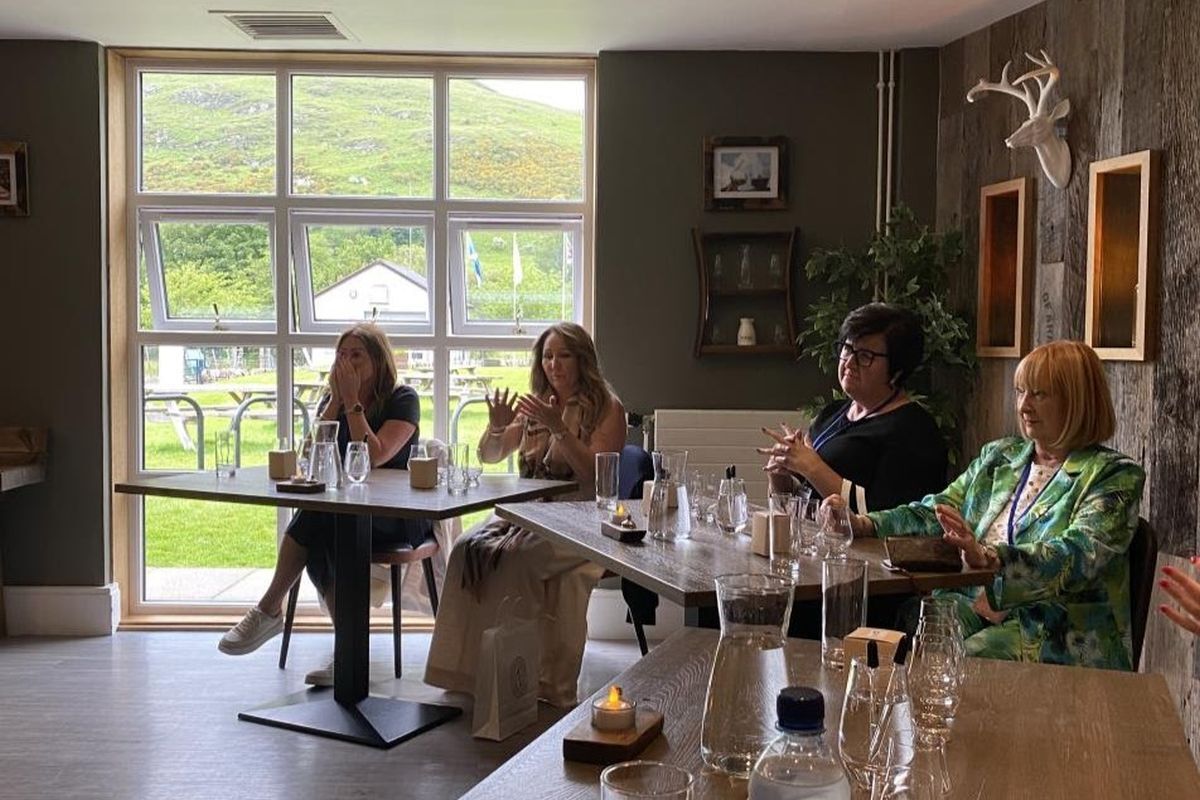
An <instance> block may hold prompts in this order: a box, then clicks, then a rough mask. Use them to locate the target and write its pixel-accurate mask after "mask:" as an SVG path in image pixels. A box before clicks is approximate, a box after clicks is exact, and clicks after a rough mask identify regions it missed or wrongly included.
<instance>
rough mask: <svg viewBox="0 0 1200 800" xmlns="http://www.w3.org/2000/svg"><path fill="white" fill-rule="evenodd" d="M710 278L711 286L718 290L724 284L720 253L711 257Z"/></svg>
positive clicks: (723, 270)
mask: <svg viewBox="0 0 1200 800" xmlns="http://www.w3.org/2000/svg"><path fill="white" fill-rule="evenodd" d="M712 278H713V286H714V287H717V288H720V286H721V284H722V283H723V282H724V279H725V269H724V267H722V265H721V254H720V253H717V254H716V255H715V256H713V271H712Z"/></svg>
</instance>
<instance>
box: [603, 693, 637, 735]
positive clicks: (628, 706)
mask: <svg viewBox="0 0 1200 800" xmlns="http://www.w3.org/2000/svg"><path fill="white" fill-rule="evenodd" d="M636 721H637V701H635V700H626V699H625V698H624V697H622V696H621V687H620V686H613V687H612V688H610V689H609V690H608V696H607V697H602V698H600V699H599V700H595V701H593V702H592V727H593V728H595V729H596V730H600V731H628V730H632V729H633V728H634V725H635V723H636Z"/></svg>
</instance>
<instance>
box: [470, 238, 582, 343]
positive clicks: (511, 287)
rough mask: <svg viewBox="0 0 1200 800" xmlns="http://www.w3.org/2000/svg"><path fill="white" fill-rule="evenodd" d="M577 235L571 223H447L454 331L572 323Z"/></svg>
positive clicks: (502, 331)
mask: <svg viewBox="0 0 1200 800" xmlns="http://www.w3.org/2000/svg"><path fill="white" fill-rule="evenodd" d="M581 238H582V226H581V224H580V223H579V222H578V221H577V220H568V221H563V222H550V221H546V222H538V223H530V224H526V225H520V226H517V225H513V224H511V223H505V222H486V221H469V220H452V221H451V223H450V240H451V241H450V251H451V252H450V257H451V264H450V269H451V293H452V300H453V309H454V332H455V333H460V334H461V333H491V334H511V333H533V332H536V330H538V329H540V328H544V327H545V326H546V325H548V324H551V323H554V322H561V321H572V322H574V321H578V317H579V307H580V301H581V296H580V294H579V292H580V289H581V285H580V275H581V271H580V264H579V262H580V257H579V246H580V241H581Z"/></svg>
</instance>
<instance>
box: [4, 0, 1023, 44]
mask: <svg viewBox="0 0 1200 800" xmlns="http://www.w3.org/2000/svg"><path fill="white" fill-rule="evenodd" d="M1036 2H1039V0H0V39H4V38H16V39H21V38H33V39H84V40H89V41H96V42H99V43H101V44H103V45H108V46H114V47H120V46H139V47H197V48H234V49H253V48H255V47H265V48H267V49H284V48H282V47H281V45H280V44H279V43H271V44H268V45H257V44H256V43H255V42H253V41H251V40H250V39H248V38H247V37H245V36H244V35H242V34H241V33H239V32H238V31H237V30H235V29H234V28H233V27H232V26H231V25H229V24H228V23H227V22H225V21H224V20H223V19H221V18H219V17H216V16H213V15H210V14H209V13H207V12H208V11H209V10H210V9H219V10H231V9H232V10H239V11H274V10H284V11H330V12H333V13H334V14H335V15H336V17H337V18H338V20H339V21H340V22H341V23H342V25H343V27H345V28H346V29H348V30H349V32H350V33H351V34H352V35H353V36H354V37H355V40H353V41H350V42H336V43H325V42H297V43H294V44H289V45H287V46H286V49H301V50H327V49H329V50H388V51H396V52H443V53H526V54H581V55H591V54H595V53H597V52H599V51H600V50H655V49H661V50H876V49H885V48H900V47H916V46H931V45H933V46H936V45H942V44H945V43H947V42H950V41H953V40H954V39H956V38H958V37H960V36H962V35H963V34H966V33H970V32H971V31H974V30H978V29H979V28H982V27H984V26H986V25H988V24H990V23H992V22H994V21H996V20H998V19H1001V18H1003V17H1005V16H1008V15H1009V14H1012V13H1014V12H1016V11H1019V10H1021V9H1024V8H1026V7H1028V6H1031V5H1034V4H1035V3H1036Z"/></svg>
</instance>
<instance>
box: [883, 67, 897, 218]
mask: <svg viewBox="0 0 1200 800" xmlns="http://www.w3.org/2000/svg"><path fill="white" fill-rule="evenodd" d="M888 59H889V61H890V63H889V65H888V83H887V87H888V100H887V116H888V120H887V180H886V182H885V185H886V187H887V202H886V203H885V204H884V206H883V213H884V221H885V222H891V221H892V182H893V180H894V177H893V172H892V151H893V149H894V145H893V143H892V142H893V138H892V135H893V131H894V129H895V124H896V51H895V50H889V51H888Z"/></svg>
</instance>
